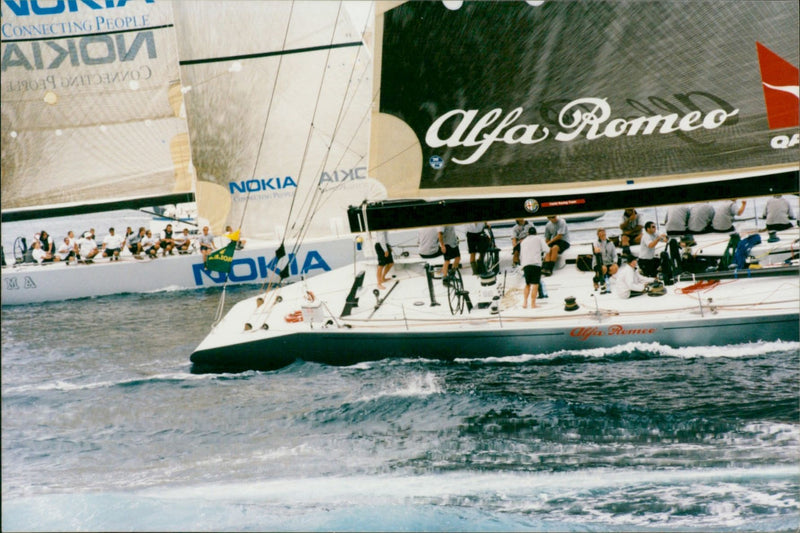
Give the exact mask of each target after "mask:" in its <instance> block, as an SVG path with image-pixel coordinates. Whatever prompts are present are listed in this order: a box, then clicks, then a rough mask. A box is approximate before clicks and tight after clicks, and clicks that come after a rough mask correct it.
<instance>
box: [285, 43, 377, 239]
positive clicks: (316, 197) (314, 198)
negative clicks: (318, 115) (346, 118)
mask: <svg viewBox="0 0 800 533" xmlns="http://www.w3.org/2000/svg"><path fill="white" fill-rule="evenodd" d="M359 53H361V50H359ZM362 81H363V77H361V78H359V85H360V83H361V82H362ZM356 92H357V89H356ZM377 96H378V93H374V94H373V95H372V100H371V102H370V105H369V106H367V108H366V110H365V111H364V114H363V115H362V117H361V120H360V121H359V123H358V125H357V127H356V129H355V131H354V132H353V135H352V136H351V137H350V140H349V141H348V142H347V144H346V145H345V149H344V151H343V152H342V156H341V158H340V159H339V161H338V162H337V167H338V166H339V165H340V164H341V162H342V161H343V160H344V157H345V156H346V154H347V150H348V149H349V147H350V146H351V145H352V144H353V142H354V141H355V138H356V136H357V135H358V133H359V131H360V130H361V128H362V127H363V126H364V123H365V122H366V120H367V119H368V118H369V114H370V111H371V109H372V105H374V103H375V100H376V98H377ZM350 102H351V104H352V102H353V100H352V99H351V101H350ZM365 157H366V156H365V155H361V156H360V159H359V160H358V161H357V162H356V164H358V163H360V162H361V161H363V160H364V159H365ZM323 168H324V164H323V165H321V167H320V173H321V170H322V169H323ZM345 185H346V182H344V181H342V182H339V183H337V184H335V185H334V186H333V187H331V188H329V189H327V190H319V191H318V193H317V192H316V191H315V194H313V195H311V196H308V197H307V199H306V200H305V201H304V204H303V206H301V208H300V211H301V212H306V213H307V216H306V220H304V222H303V224H301V228H300V234H299V235H298V239H299V240H300V241H301V242H302V241H303V240H304V239H305V238H306V236H307V235H308V232H309V231H310V226H309V225H308V224H307V223H308V222H309V221H310V219H311V218H313V213H316V212H317V211H318V210H319V208H320V207H321V206H322V205H323V204H324V202H325V201H327V200H329V199H330V198H331V197H330V196H328V198H327V199H326V198H325V196H324V193H325V192H328V191H331V192H333V191H336V190H337V189H340V188H344V186H345ZM318 188H320V187H319V186H318ZM305 202H309V203H312V205H311V206H309V207H308V208H307V209H308V210H307V211H304V210H305V209H306V205H305ZM314 202H315V203H314ZM308 213H311V214H312V215H311V216H308ZM294 251H296V249H295V250H294Z"/></svg>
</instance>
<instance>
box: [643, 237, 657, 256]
mask: <svg viewBox="0 0 800 533" xmlns="http://www.w3.org/2000/svg"><path fill="white" fill-rule="evenodd" d="M657 240H658V235H657V234H656V233H653V234H652V235H651V234H650V233H648V232H647V231H645V232H644V233H642V243H641V244H640V245H639V259H654V258H655V256H656V246H658V245H655V246H653V247H652V248H650V244H651V243H652V242H653V241H657Z"/></svg>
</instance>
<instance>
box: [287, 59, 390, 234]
mask: <svg viewBox="0 0 800 533" xmlns="http://www.w3.org/2000/svg"><path fill="white" fill-rule="evenodd" d="M364 50H365V47H361V48H359V50H358V52H357V53H356V57H355V59H354V60H353V66H352V68H351V70H350V75H349V77H348V83H347V86H348V90H347V91H346V93H345V97H344V99H343V100H342V105H341V107H340V108H339V116H338V118H337V124H336V127H335V128H334V130H333V133H332V134H331V138H330V144H329V146H328V152H327V154H326V157H325V158H324V160H323V162H322V163H321V165H320V169H319V174H320V175H321V173H322V170H324V168H325V165H326V164H327V161H328V158H329V157H330V151H331V149H332V147H333V145H334V143H336V139H337V132H338V131H339V128H340V127H341V125H342V123H343V120H344V118H343V117H345V116H347V114H348V111H349V110H350V108H351V106H352V105H353V102H355V99H356V95H357V93H358V89H359V88H360V87H361V84H362V82H363V81H364V79H365V78H366V77H367V76H368V74H369V65H367V70H365V72H364V73H362V74H361V75H359V76H357V77H356V76H354V74H355V71H356V66H357V64H358V59H359V56H360V55H361V53H362V52H363V51H364ZM354 79H357V80H358V83H357V84H356V86H355V89H354V90H353V91H350V88H351V87H352V85H353V80H354ZM348 94H349V95H350V99H349V101H348V98H347V96H348ZM376 97H377V93H375V94H373V97H372V100H371V102H370V105H369V106H367V108H366V110H365V112H364V114H363V115H362V117H361V120H359V122H358V125H357V126H356V128H355V130H354V131H353V134H352V136H351V137H350V139H349V140H348V142H347V143H346V144H344V148H343V150H342V155H341V157H340V158H339V160H338V161H337V163H336V168H338V166H339V165H340V164H341V162H342V161H343V160H344V158H345V156H346V155H347V154H348V153H349V148H350V147H351V146H352V144H353V142H354V141H355V138H356V136H357V135H358V134H359V132H360V131H361V128H362V127H363V125H364V123H365V121H366V119H367V118H368V117H369V112H370V110H371V108H372V105H373V104H374V102H375V98H376ZM359 155H360V159H359V162H360V161H362V160H363V159H364V158H365V157H366V156H365V155H363V154H359ZM345 184H346V182H339V183H337V184H336V185H334V186H333V187H331V188H330V189H329V190H331V191H334V190H336V189H338V188H343V187H344V186H345ZM325 192H326V190H324V189H323V188H322V186H321V185H320V184H317V188H316V190H315V191H314V194H313V195H311V196H310V197H308V198H307V200H308V202H309V204H310V205H309V207H308V210H306V211H303V210H304V209H305V205H303V206H302V207H301V212H305V213H306V217H305V219H304V221H303V224H302V225H301V228H300V235H299V239H300V241H302V240H303V239H305V237H306V235H307V234H308V231H309V230H310V227H309V225H308V223H309V222H310V221H311V219H312V218H313V216H314V214H315V213H316V212H317V210H318V209H319V208H320V207H321V206H322V205H323V202H324V200H325V197H324V193H325Z"/></svg>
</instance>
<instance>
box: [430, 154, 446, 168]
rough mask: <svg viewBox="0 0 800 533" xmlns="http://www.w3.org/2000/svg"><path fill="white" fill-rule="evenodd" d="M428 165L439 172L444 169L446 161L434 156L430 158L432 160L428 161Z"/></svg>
mask: <svg viewBox="0 0 800 533" xmlns="http://www.w3.org/2000/svg"><path fill="white" fill-rule="evenodd" d="M428 164H429V165H430V166H431V167H432V168H434V169H436V170H439V169H440V168H442V167H443V166H444V159H442V158H441V157H439V156H438V155H432V156H431V157H430V159H428Z"/></svg>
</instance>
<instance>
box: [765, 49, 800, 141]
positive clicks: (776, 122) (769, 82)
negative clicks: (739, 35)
mask: <svg viewBox="0 0 800 533" xmlns="http://www.w3.org/2000/svg"><path fill="white" fill-rule="evenodd" d="M756 47H757V48H758V64H759V66H760V67H761V87H762V88H763V90H764V103H765V104H766V106H767V121H768V122H769V129H771V130H775V129H779V128H796V127H797V126H800V106H798V102H799V101H800V94H798V93H800V71H798V68H797V67H795V66H794V65H792V64H791V63H789V62H788V61H786V60H785V59H783V58H782V57H781V56H779V55H778V54H776V53H775V52H773V51H772V50H770V49H769V48H767V47H766V46H764V45H763V44H761V43H759V42H756Z"/></svg>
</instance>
